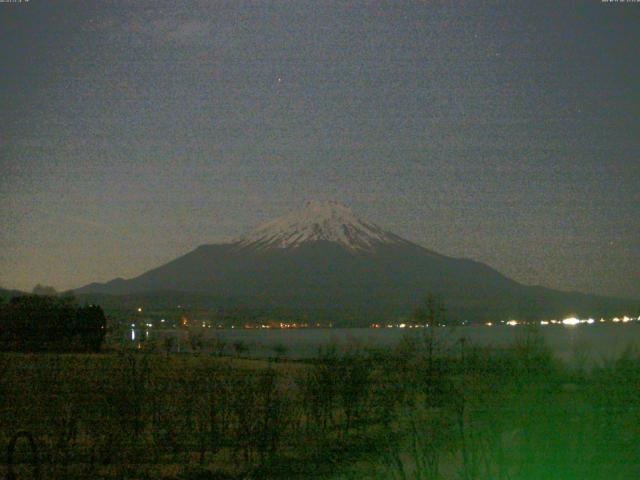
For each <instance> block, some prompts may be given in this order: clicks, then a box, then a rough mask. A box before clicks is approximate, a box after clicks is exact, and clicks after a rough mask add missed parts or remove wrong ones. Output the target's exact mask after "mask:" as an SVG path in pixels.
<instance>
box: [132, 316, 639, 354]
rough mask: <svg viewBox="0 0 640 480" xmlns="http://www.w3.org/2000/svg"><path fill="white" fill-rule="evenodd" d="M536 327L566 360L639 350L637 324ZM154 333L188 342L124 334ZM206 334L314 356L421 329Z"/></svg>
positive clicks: (451, 331) (483, 334)
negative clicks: (334, 349)
mask: <svg viewBox="0 0 640 480" xmlns="http://www.w3.org/2000/svg"><path fill="white" fill-rule="evenodd" d="M436 331H437V336H438V338H439V339H440V340H441V341H442V342H443V343H444V344H446V345H449V347H450V348H455V345H457V344H459V342H460V340H461V339H463V338H464V339H465V340H466V342H467V344H468V345H478V346H493V347H507V346H509V345H513V344H514V343H515V342H516V341H517V340H518V339H519V338H522V336H523V334H524V333H525V327H522V326H518V327H507V326H496V327H485V326H465V327H441V328H437V329H436ZM537 331H538V332H539V333H540V335H541V336H542V338H544V340H545V342H546V344H547V345H548V347H549V348H550V349H551V351H552V352H553V353H554V354H556V355H557V356H558V357H559V358H561V359H563V360H566V361H569V362H571V363H574V364H575V363H583V362H587V363H593V362H596V363H597V362H601V361H606V360H611V359H614V358H617V357H619V356H620V355H622V354H623V353H624V352H625V350H627V349H635V351H640V324H638V323H630V324H596V325H579V326H561V325H557V326H548V327H547V326H545V327H541V328H538V329H537ZM143 332H144V333H145V337H149V338H153V337H156V335H158V336H160V337H163V336H175V337H177V338H178V339H179V340H180V341H183V342H187V341H188V332H187V331H186V330H164V331H161V333H159V334H156V332H151V333H150V332H149V330H141V329H135V330H134V329H133V328H132V329H131V330H130V338H131V339H132V340H140V338H142V333H143ZM201 332H202V333H203V336H204V338H205V340H206V339H209V340H213V339H216V338H218V339H221V340H222V341H224V342H225V343H227V348H228V353H232V352H231V350H232V346H231V345H232V344H233V342H236V341H242V342H243V343H245V344H246V345H247V346H248V347H249V352H248V354H249V355H250V356H252V357H257V358H266V357H269V356H273V355H274V350H273V348H274V346H275V345H279V344H281V345H284V346H285V347H286V348H287V354H286V356H287V357H288V358H309V357H313V356H316V355H317V354H318V351H319V349H320V348H326V347H327V346H329V345H335V346H336V348H337V350H338V351H339V352H340V351H347V350H349V349H351V348H354V347H392V346H394V345H396V344H397V343H398V342H399V341H400V340H401V339H402V337H403V336H404V335H409V336H411V335H421V334H423V333H424V332H425V330H423V329H418V330H406V329H373V328H327V329H233V330H232V329H202V330H201Z"/></svg>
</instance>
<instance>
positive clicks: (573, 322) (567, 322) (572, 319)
mask: <svg viewBox="0 0 640 480" xmlns="http://www.w3.org/2000/svg"><path fill="white" fill-rule="evenodd" d="M579 323H580V320H579V319H577V318H576V317H569V318H565V319H564V320H562V324H563V325H578V324H579Z"/></svg>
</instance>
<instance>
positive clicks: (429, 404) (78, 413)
mask: <svg viewBox="0 0 640 480" xmlns="http://www.w3.org/2000/svg"><path fill="white" fill-rule="evenodd" d="M426 333H427V332H426ZM19 432H21V433H19ZM16 434H18V436H17V437H16ZM16 438H17V441H12V440H16ZM0 447H1V448H2V452H1V453H2V456H1V457H0V458H2V464H0V478H5V477H7V475H9V474H10V473H13V474H15V477H14V478H19V479H22V478H36V476H37V477H39V478H41V479H49V478H60V479H81V478H82V479H84V478H92V479H93V478H105V479H106V478H109V479H134V478H135V479H225V478H228V479H241V478H247V479H249V478H256V479H257V478H286V479H289V478H291V479H295V478H354V479H356V478H379V479H388V478H390V479H394V478H395V479H452V480H453V479H460V480H470V479H498V480H499V479H505V480H506V479H512V480H515V479H523V480H528V479H607V480H613V479H625V480H626V479H631V478H640V358H638V357H637V356H634V355H632V354H630V353H629V354H627V355H623V356H621V357H620V358H619V359H617V360H615V361H609V362H607V363H605V364H600V365H599V366H596V367H593V368H589V369H588V370H587V369H580V368H578V367H575V366H573V367H568V366H566V365H564V364H562V363H561V362H560V361H558V360H556V359H555V358H554V357H553V356H552V355H551V354H550V353H549V351H548V350H547V348H546V346H545V345H544V343H543V342H542V340H541V339H540V337H539V336H538V335H537V334H536V332H527V333H523V334H522V335H521V336H520V338H518V339H517V340H516V341H515V342H514V344H513V345H512V346H510V347H509V348H501V349H499V350H497V349H487V348H479V347H478V348H476V347H474V346H473V345H469V344H467V343H460V344H458V345H456V346H455V347H454V348H453V349H451V348H449V349H447V350H446V351H445V350H444V349H443V348H442V346H441V344H440V342H439V341H438V338H433V337H430V336H429V335H428V334H425V335H421V336H418V337H415V336H414V337H413V338H411V339H406V340H405V341H403V342H401V344H400V345H399V346H398V347H395V348H385V349H382V348H381V349H366V350H365V349H354V350H352V351H349V352H347V353H346V354H345V353H341V354H340V355H337V354H336V353H334V352H332V351H325V352H324V353H322V354H321V355H320V356H319V358H316V359H313V360H309V361H305V362H291V361H283V360H282V359H281V360H280V361H273V360H272V361H267V360H260V361H252V360H243V359H232V358H227V357H217V356H212V355H208V354H207V355H204V354H200V355H190V354H182V355H178V354H169V355H166V354H144V353H138V352H128V353H126V352H123V353H114V354H100V355H64V354H62V355H54V354H40V355H26V354H1V355H0ZM8 450H11V452H8ZM8 453H10V455H7V454H8Z"/></svg>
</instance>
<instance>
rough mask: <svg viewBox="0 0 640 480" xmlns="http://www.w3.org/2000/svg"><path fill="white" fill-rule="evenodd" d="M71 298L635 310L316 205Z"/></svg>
mask: <svg viewBox="0 0 640 480" xmlns="http://www.w3.org/2000/svg"><path fill="white" fill-rule="evenodd" d="M75 293H76V294H78V295H81V296H87V295H88V296H91V295H96V294H108V295H118V296H123V295H124V296H131V295H155V297H154V298H159V297H164V298H165V299H167V298H176V296H180V295H186V294H188V295H191V298H196V299H198V300H197V301H198V302H199V303H200V304H201V306H203V307H211V308H213V307H216V306H220V305H227V306H228V305H236V304H237V305H243V306H245V307H249V308H263V309H264V308H274V309H278V310H280V311H287V312H292V313H294V314H296V315H302V316H304V317H306V318H310V317H311V318H323V319H328V318H332V319H342V320H344V321H345V322H347V323H348V324H353V325H359V324H362V325H364V324H368V323H372V322H374V321H389V320H393V319H397V318H399V317H401V316H406V315H409V314H410V313H411V311H412V310H413V309H414V308H415V307H416V306H417V305H418V304H419V302H420V301H421V300H423V299H424V297H425V296H426V295H427V294H428V293H432V294H435V295H437V296H438V297H439V298H440V299H442V301H443V302H444V304H445V305H446V309H447V314H448V316H449V318H451V319H455V320H463V319H464V320H469V321H482V320H489V319H490V320H501V319H508V318H521V319H524V318H527V319H538V318H557V317H558V316H562V315H569V314H573V315H584V316H604V315H619V314H623V313H625V312H629V311H632V310H636V309H637V307H638V305H637V304H636V303H637V302H632V301H627V300H621V299H613V298H608V297H600V296H595V295H587V294H582V293H576V292H562V291H558V290H552V289H548V288H544V287H539V286H528V285H523V284H521V283H518V282H516V281H514V280H511V279H509V278H507V277H505V276H504V275H502V274H501V273H499V272H498V271H496V270H494V269H493V268H491V267H489V266H487V265H484V264H482V263H479V262H476V261H473V260H469V259H464V258H453V257H448V256H445V255H440V254H438V253H436V252H433V251H431V250H428V249H426V248H424V247H422V246H420V245H417V244H415V243H412V242H410V241H408V240H405V239H403V238H401V237H399V236H397V235H395V234H393V233H390V232H388V231H386V230H384V229H382V228H381V227H379V226H377V225H375V224H373V223H371V222H368V221H366V220H363V219H361V218H359V217H358V216H356V215H355V214H354V213H353V212H351V210H349V209H348V208H346V207H345V206H343V205H340V204H338V203H336V202H316V201H312V202H308V203H307V204H306V206H305V207H304V208H303V209H301V210H299V211H295V212H293V213H290V214H288V215H286V216H284V217H281V218H278V219H276V220H273V221H271V222H268V223H266V224H264V225H262V226H259V227H257V228H256V229H255V230H252V231H250V232H249V233H247V234H246V235H243V236H241V237H239V238H236V239H234V240H232V241H230V242H227V243H220V244H213V245H202V246H200V247H198V248H196V249H195V250H193V251H191V252H189V253H187V254H186V255H184V256H182V257H179V258H177V259H175V260H173V261H171V262H169V263H167V264H165V265H162V266H160V267H158V268H155V269H152V270H149V271H148V272H145V273H143V274H142V275H140V276H138V277H135V278H132V279H129V280H124V279H121V278H118V279H115V280H112V281H110V282H107V283H103V284H101V283H92V284H90V285H87V286H85V287H82V288H80V289H77V290H75ZM630 309H632V310H630Z"/></svg>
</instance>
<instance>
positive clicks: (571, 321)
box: [131, 307, 640, 336]
mask: <svg viewBox="0 0 640 480" xmlns="http://www.w3.org/2000/svg"><path fill="white" fill-rule="evenodd" d="M136 311H137V312H138V313H142V307H138V308H136ZM165 321H166V320H165V319H164V318H163V319H161V320H160V323H165ZM635 321H638V322H640V316H639V317H637V318H634V317H630V316H628V315H624V316H622V317H613V318H610V319H605V318H601V319H600V320H599V321H598V322H596V320H595V319H593V318H577V317H567V318H564V319H562V320H555V319H554V320H540V321H539V322H536V323H539V324H540V325H542V326H546V325H567V326H574V325H580V324H588V325H592V324H594V323H606V322H612V323H629V322H635ZM180 323H181V325H182V326H185V327H186V326H189V320H188V319H187V318H186V317H184V316H183V317H182V318H181V319H180ZM532 323H534V322H528V321H520V320H500V321H499V322H490V321H489V322H485V323H484V325H485V326H487V327H493V326H494V325H508V326H510V327H515V326H517V325H530V324H532ZM462 324H463V325H467V324H468V322H462ZM143 326H145V327H147V328H152V327H153V324H152V323H145V324H144V325H143ZM428 326H429V325H423V324H415V323H395V324H393V323H388V324H383V323H372V324H371V325H370V326H369V327H370V328H426V327H428ZM438 326H444V325H438ZM135 327H136V324H135V323H132V324H131V328H135ZM212 327H214V326H213V324H212V323H211V322H204V321H203V322H202V328H212ZM314 327H315V328H320V327H333V324H332V323H328V324H326V325H325V324H319V323H316V324H315V325H314V324H311V325H310V324H308V323H284V322H279V323H275V322H274V323H268V324H260V325H251V324H246V325H244V326H243V328H247V329H271V328H314ZM217 328H223V326H222V325H217ZM231 328H235V326H232V327H231ZM133 335H135V334H134V333H132V336H133Z"/></svg>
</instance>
